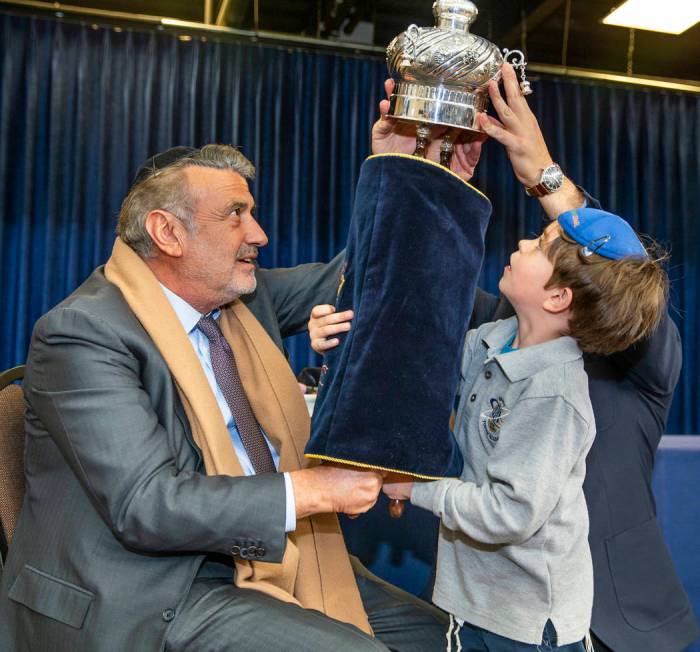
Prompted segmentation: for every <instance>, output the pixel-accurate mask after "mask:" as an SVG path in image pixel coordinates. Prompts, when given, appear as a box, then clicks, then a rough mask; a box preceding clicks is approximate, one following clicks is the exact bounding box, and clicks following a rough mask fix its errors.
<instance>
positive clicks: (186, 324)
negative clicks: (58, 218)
mask: <svg viewBox="0 0 700 652" xmlns="http://www.w3.org/2000/svg"><path fill="white" fill-rule="evenodd" d="M160 286H161V287H162V288H163V292H165V296H166V297H167V299H168V301H169V302H170V305H171V306H172V307H173V310H174V311H175V314H176V315H177V318H178V319H179V320H180V323H181V324H182V326H183V328H184V329H185V332H186V333H187V337H189V339H190V342H191V343H192V346H193V347H194V352H195V353H196V354H197V358H199V362H200V363H201V365H202V369H203V370H204V375H205V376H206V377H207V380H208V381H209V385H210V386H211V390H212V392H214V396H215V397H216V402H217V404H218V405H219V409H220V410H221V414H222V416H223V417H224V423H225V424H226V427H227V428H228V431H229V433H230V434H231V442H232V443H233V449H234V450H235V451H236V455H237V456H238V461H239V462H240V463H241V468H242V469H243V472H244V473H245V474H246V475H254V474H255V470H254V469H253V464H252V462H251V461H250V458H249V457H248V453H247V452H246V450H245V447H244V446H243V441H242V440H241V436H240V434H239V433H238V428H237V427H236V422H235V420H234V418H233V415H232V414H231V408H229V406H228V403H227V402H226V399H225V398H224V395H223V393H222V392H221V388H220V387H219V385H218V383H217V382H216V377H215V376H214V369H213V367H212V366H211V356H210V354H209V340H208V339H207V337H206V335H205V334H204V333H203V332H202V331H200V330H199V328H197V322H199V320H200V319H201V318H202V317H203V316H204V315H202V314H201V313H200V312H199V311H197V310H196V309H195V308H193V307H192V306H191V305H190V304H189V303H187V301H185V300H184V299H182V298H181V297H179V296H178V295H177V294H175V293H174V292H172V291H170V290H169V289H168V288H166V287H165V286H164V285H163V284H162V283H161V284H160ZM219 313H220V311H219V310H215V311H213V312H212V317H214V319H218V317H219ZM261 430H262V429H261ZM263 437H265V441H266V442H267V445H268V447H269V448H270V453H271V454H272V460H273V462H274V463H275V468H277V469H279V464H280V456H279V453H278V452H277V451H276V450H275V447H274V446H273V445H272V444H271V443H270V440H269V439H268V438H267V435H266V434H265V433H264V432H263ZM284 486H285V489H286V496H287V511H286V520H285V531H286V532H293V531H294V530H296V527H297V518H296V503H295V501H294V489H293V487H292V479H291V477H290V476H289V473H285V474H284Z"/></svg>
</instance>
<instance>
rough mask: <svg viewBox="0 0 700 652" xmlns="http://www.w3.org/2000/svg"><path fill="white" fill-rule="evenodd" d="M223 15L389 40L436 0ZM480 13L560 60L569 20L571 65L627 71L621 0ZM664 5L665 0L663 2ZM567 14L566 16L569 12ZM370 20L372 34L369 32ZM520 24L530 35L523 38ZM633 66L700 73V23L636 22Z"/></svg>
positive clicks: (282, 1)
mask: <svg viewBox="0 0 700 652" xmlns="http://www.w3.org/2000/svg"><path fill="white" fill-rule="evenodd" d="M687 1H688V2H697V1H699V0H687ZM223 2H225V11H224V13H223V15H222V19H223V21H222V22H223V23H224V24H226V25H228V26H231V27H237V28H240V29H254V28H255V27H256V11H255V7H256V6H257V28H258V29H261V30H265V31H273V32H285V33H290V34H296V35H305V36H310V37H320V38H327V39H328V38H329V39H334V38H338V37H339V35H340V37H341V38H343V40H348V39H352V36H348V35H347V34H345V32H346V31H350V32H352V31H353V29H352V28H353V27H354V25H356V24H357V23H358V22H360V21H361V22H362V25H361V27H362V28H364V29H360V30H357V31H356V32H354V33H355V34H356V35H357V34H360V32H362V33H364V34H365V38H367V34H369V35H370V40H371V41H373V44H375V45H378V46H384V45H386V44H387V43H388V42H389V41H390V40H391V39H392V38H393V37H394V36H395V35H396V34H398V33H399V32H401V31H403V30H404V29H406V27H407V26H408V25H410V24H411V23H416V24H418V25H421V26H427V25H432V24H433V17H432V11H431V7H432V0H211V4H212V9H213V17H214V21H215V20H216V18H217V16H218V14H219V10H220V8H221V5H222V3H223ZM475 2H476V5H477V6H478V8H479V18H478V19H477V21H476V23H475V25H474V26H473V28H472V31H473V32H474V33H476V34H479V35H481V36H485V37H486V38H488V39H490V40H492V41H494V42H495V43H496V44H498V45H499V46H500V47H511V48H514V47H521V46H522V45H523V43H524V45H525V49H526V53H527V58H528V59H529V60H530V61H531V62H533V63H540V64H555V65H561V64H562V63H564V61H563V43H564V40H565V38H566V37H565V34H566V30H565V26H566V25H567V24H568V26H569V30H568V47H567V49H566V59H565V63H566V65H568V66H571V67H578V68H591V69H595V70H606V71H614V72H621V73H625V72H627V71H628V50H629V47H630V30H628V29H625V28H622V27H612V26H608V25H603V24H602V23H601V20H602V19H603V18H604V17H605V16H606V15H607V14H608V13H609V12H610V10H611V8H612V7H613V6H615V5H616V4H620V3H621V0H475ZM67 4H71V5H80V6H84V7H93V8H100V9H108V10H115V11H125V12H131V13H137V14H150V15H157V16H168V17H172V18H178V19H182V20H188V21H199V22H201V21H203V19H204V4H205V0H82V1H81V0H72V1H71V0H69V2H68V3H67ZM660 6H662V3H660ZM567 14H568V16H569V19H568V20H567ZM372 26H373V37H372V29H371V28H372ZM523 27H525V31H526V37H525V39H524V41H523V36H524V33H523ZM633 45H634V51H633V55H632V59H631V62H632V72H633V73H634V74H638V75H647V76H655V77H672V78H678V79H689V80H696V81H700V23H699V24H697V25H695V26H694V27H692V28H690V29H689V30H687V31H686V32H685V33H683V34H681V35H679V36H673V35H667V34H661V33H656V32H647V31H641V30H636V31H635V32H634V42H633Z"/></svg>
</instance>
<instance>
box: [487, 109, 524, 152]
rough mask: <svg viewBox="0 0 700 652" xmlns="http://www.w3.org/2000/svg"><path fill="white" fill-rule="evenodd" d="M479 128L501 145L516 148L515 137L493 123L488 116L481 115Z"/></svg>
mask: <svg viewBox="0 0 700 652" xmlns="http://www.w3.org/2000/svg"><path fill="white" fill-rule="evenodd" d="M478 120H479V126H480V127H481V128H482V129H483V130H484V131H485V132H486V133H487V134H488V135H489V137H490V138H493V139H494V140H497V141H498V142H499V143H501V145H504V146H505V147H514V146H515V140H516V139H515V136H513V134H511V133H510V132H509V131H507V130H506V129H504V128H503V127H501V126H499V125H498V123H496V122H492V121H491V120H489V119H488V116H486V115H484V114H483V113H480V114H479V118H478Z"/></svg>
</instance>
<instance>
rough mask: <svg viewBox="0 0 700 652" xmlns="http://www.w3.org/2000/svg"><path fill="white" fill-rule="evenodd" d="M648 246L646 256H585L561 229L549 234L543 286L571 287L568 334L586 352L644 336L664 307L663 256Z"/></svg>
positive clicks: (620, 347)
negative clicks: (549, 265) (552, 236)
mask: <svg viewBox="0 0 700 652" xmlns="http://www.w3.org/2000/svg"><path fill="white" fill-rule="evenodd" d="M657 249H658V248H657V247H655V246H652V247H647V252H648V254H649V256H648V257H647V258H642V257H627V258H621V259H619V260H612V259H610V258H605V257H604V256H600V255H598V254H595V253H593V254H591V255H589V256H584V255H583V252H582V247H581V245H580V244H578V243H576V242H574V241H573V240H571V239H569V238H568V236H567V235H566V234H565V233H562V234H561V235H560V236H559V237H558V238H555V239H554V240H552V241H551V242H550V243H549V244H548V246H547V248H546V251H545V253H546V255H547V257H548V258H549V260H550V261H551V262H552V265H554V272H553V273H552V276H551V278H550V279H549V281H548V282H547V285H546V286H545V288H546V289H550V288H554V287H560V288H564V287H568V288H571V290H572V292H573V299H572V304H571V308H572V317H571V319H570V320H569V333H568V334H569V335H571V337H573V338H574V339H575V340H576V341H577V342H578V345H579V346H580V347H581V350H582V351H584V352H586V353H599V354H603V355H610V354H611V353H616V352H618V351H624V350H625V349H627V348H629V347H630V346H632V344H634V343H635V342H638V341H639V340H642V339H644V338H646V337H648V336H649V335H650V334H651V333H652V332H653V331H654V329H655V328H656V327H657V326H658V324H659V322H660V321H661V317H662V316H663V314H664V312H665V310H666V301H667V298H668V276H667V274H666V271H665V270H664V268H663V266H662V262H663V261H664V260H665V258H666V256H665V255H663V254H661V253H660V252H658V251H657Z"/></svg>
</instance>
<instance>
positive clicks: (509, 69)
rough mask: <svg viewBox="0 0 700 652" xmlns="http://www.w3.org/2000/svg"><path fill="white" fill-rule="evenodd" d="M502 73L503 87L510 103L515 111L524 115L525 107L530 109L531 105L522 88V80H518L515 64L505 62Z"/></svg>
mask: <svg viewBox="0 0 700 652" xmlns="http://www.w3.org/2000/svg"><path fill="white" fill-rule="evenodd" d="M501 74H502V76H503V88H505V91H506V98H507V99H508V105H509V106H510V107H511V109H512V110H513V111H514V112H515V113H517V114H518V115H519V116H522V113H521V111H522V110H523V109H525V110H527V111H529V106H528V104H527V100H526V99H525V96H524V95H523V92H522V90H521V89H520V82H518V76H517V75H516V74H515V70H514V69H513V66H511V65H510V64H509V63H504V64H503V67H502V68H501Z"/></svg>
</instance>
